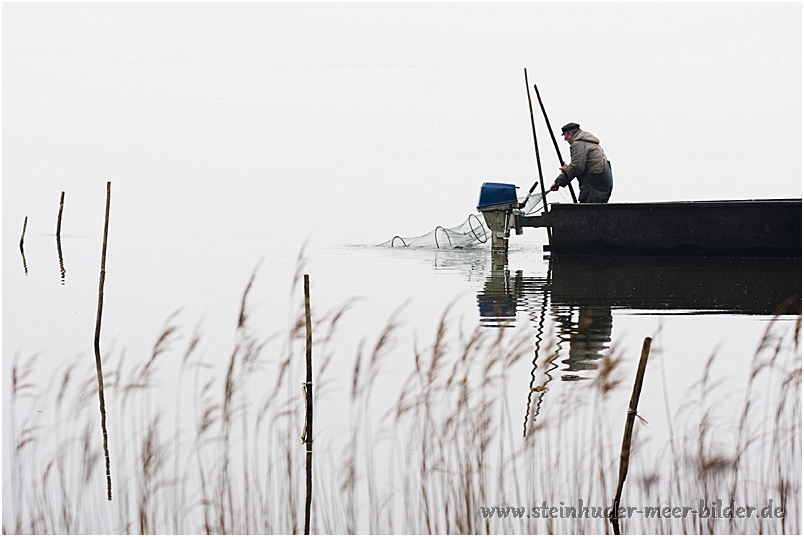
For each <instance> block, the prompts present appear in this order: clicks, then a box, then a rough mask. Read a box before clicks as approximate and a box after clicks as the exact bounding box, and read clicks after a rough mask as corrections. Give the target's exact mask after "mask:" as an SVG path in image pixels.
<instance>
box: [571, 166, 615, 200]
mask: <svg viewBox="0 0 804 537" xmlns="http://www.w3.org/2000/svg"><path fill="white" fill-rule="evenodd" d="M578 183H579V184H580V187H581V192H580V195H579V196H578V201H580V202H581V203H608V201H609V198H610V197H611V190H612V189H613V188H614V175H613V174H612V173H611V162H608V161H607V162H606V165H605V166H603V171H602V172H600V173H585V174H583V175H582V176H580V177H578Z"/></svg>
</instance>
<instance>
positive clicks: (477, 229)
mask: <svg viewBox="0 0 804 537" xmlns="http://www.w3.org/2000/svg"><path fill="white" fill-rule="evenodd" d="M490 237H491V231H490V230H489V229H488V228H487V227H486V224H484V223H483V216H482V215H480V214H470V215H469V217H468V218H467V219H466V220H464V221H463V223H462V224H460V225H458V226H455V227H444V226H437V227H436V228H435V229H433V230H432V231H429V232H427V233H425V234H424V235H419V236H417V237H400V236H399V235H397V236H395V237H394V238H393V239H391V240H390V241H385V242H384V243H382V244H379V245H378V246H386V247H389V248H474V247H476V246H479V245H481V244H483V243H485V242H486V241H488V240H489V238H490Z"/></svg>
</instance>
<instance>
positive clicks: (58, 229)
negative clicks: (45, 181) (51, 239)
mask: <svg viewBox="0 0 804 537" xmlns="http://www.w3.org/2000/svg"><path fill="white" fill-rule="evenodd" d="M63 211H64V190H62V191H61V201H60V202H59V219H58V220H57V221H56V238H57V239H58V238H60V237H61V213H62V212H63Z"/></svg>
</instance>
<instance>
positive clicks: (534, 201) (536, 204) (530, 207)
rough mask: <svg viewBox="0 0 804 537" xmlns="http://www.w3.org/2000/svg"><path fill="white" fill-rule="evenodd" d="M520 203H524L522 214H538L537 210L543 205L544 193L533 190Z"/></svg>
mask: <svg viewBox="0 0 804 537" xmlns="http://www.w3.org/2000/svg"><path fill="white" fill-rule="evenodd" d="M519 204H520V205H524V206H523V207H522V209H521V211H522V214H524V215H525V216H530V215H532V214H536V212H537V211H539V210H541V209H542V208H543V207H542V193H541V192H539V193H536V192H531V193H530V194H529V195H528V196H526V197H525V198H523V199H521V200H519Z"/></svg>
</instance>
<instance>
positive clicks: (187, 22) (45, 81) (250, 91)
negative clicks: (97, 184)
mask: <svg viewBox="0 0 804 537" xmlns="http://www.w3.org/2000/svg"><path fill="white" fill-rule="evenodd" d="M801 28H802V17H801V4H800V3H784V4H770V3H757V4H746V3H718V4H692V3H679V4H652V3H648V4H635V3H625V4H601V3H594V4H564V3H561V4H552V3H515V4H499V3H493V4H463V3H447V4H392V3H369V4H337V3H324V4H316V3H289V4H262V3H246V4H234V5H233V4H194V3H179V4H143V3H134V4H119V3H100V4H33V3H21V4H8V3H5V4H3V190H4V194H5V201H4V212H6V213H7V212H8V211H9V210H10V209H11V208H10V206H9V205H8V204H9V203H10V200H9V194H12V195H16V194H15V193H16V192H20V196H21V197H24V196H25V192H26V189H31V191H32V190H33V189H34V188H42V187H51V186H52V187H55V188H59V187H58V186H57V185H59V184H63V182H64V181H69V180H72V179H73V178H76V177H79V176H81V177H84V178H86V177H88V176H97V177H98V178H100V177H104V178H108V177H110V176H115V177H119V176H120V175H121V174H122V175H123V176H125V173H126V170H127V169H131V167H132V162H135V161H136V162H137V163H138V164H137V165H138V166H144V164H143V161H150V162H151V163H152V164H154V169H155V170H158V169H160V168H162V169H164V168H165V167H169V166H167V165H163V164H164V161H165V159H168V160H170V159H173V160H172V161H171V162H172V163H171V164H170V166H175V167H176V168H181V167H182V166H183V165H184V164H183V162H184V163H187V165H195V166H198V167H203V166H204V164H199V163H207V164H210V163H215V165H221V167H222V168H225V166H223V165H222V163H225V162H227V161H236V162H237V163H238V164H237V166H239V167H237V166H235V168H233V172H232V173H233V175H236V176H239V177H240V176H242V177H243V179H244V180H256V178H259V177H271V178H273V180H276V181H277V182H278V184H279V183H281V184H282V185H286V186H287V187H288V188H291V190H292V191H288V193H287V195H288V196H293V197H299V196H303V197H305V198H307V199H311V198H314V197H316V196H317V195H320V196H328V197H329V198H330V199H335V200H339V201H344V200H345V198H344V199H342V198H339V196H342V194H341V192H342V191H343V190H344V189H345V190H350V191H352V192H363V193H364V194H365V195H366V196H367V197H371V198H375V199H382V200H386V201H388V200H390V201H391V202H393V203H395V204H397V206H398V207H399V208H400V210H401V211H406V212H416V211H424V212H428V211H434V210H436V207H437V204H438V203H443V199H444V197H445V196H450V197H451V199H454V203H453V204H452V205H453V206H454V214H455V218H457V217H458V216H459V215H465V214H466V212H467V210H471V209H473V205H474V204H475V202H476V198H477V192H478V188H479V185H480V184H481V183H482V182H484V181H504V182H514V183H516V184H517V185H519V186H520V187H521V188H527V187H529V186H530V184H531V183H532V182H533V181H534V180H535V179H536V178H537V177H538V176H537V171H536V162H535V157H534V147H533V138H532V134H531V126H530V118H529V115H528V107H527V95H526V93H525V85H524V78H523V68H527V69H528V74H529V77H530V80H531V84H533V83H537V84H538V85H539V89H540V92H541V94H542V97H543V99H544V101H545V106H546V108H547V111H548V114H549V116H550V120H551V123H552V126H553V130H554V131H558V129H559V128H560V126H561V125H562V124H564V123H567V122H569V121H576V122H579V123H580V124H581V126H582V128H584V129H586V130H589V131H591V132H592V133H594V134H595V135H597V136H598V137H599V138H600V139H601V143H602V145H603V146H604V148H605V149H606V153H607V154H608V155H609V157H610V159H611V160H612V163H613V167H614V176H615V189H614V194H613V196H612V200H611V201H612V202H614V201H653V200H656V201H661V200H685V199H746V198H778V197H800V196H801V174H802V168H801V147H802V138H801V118H802V109H801V80H802V76H801V75H802V72H801V68H802V41H801ZM533 97H534V106H537V105H536V101H535V95H533ZM535 112H536V114H537V116H536V120H537V121H536V122H537V126H538V127H537V128H538V135H539V143H540V149H541V158H542V166H543V168H544V174H545V176H546V177H545V181H547V182H548V183H549V181H550V180H552V178H553V177H555V175H556V173H557V170H556V168H557V166H558V162H557V157H556V156H555V152H554V150H553V147H552V143H551V141H550V138H549V136H548V134H547V130H546V128H545V126H544V122H543V120H542V119H541V117H540V113H539V109H538V107H537V108H536V109H535ZM559 143H560V144H561V150H562V151H563V153H564V156H565V158H567V157H568V154H569V152H568V148H567V147H566V145H565V143H564V142H563V141H562V140H561V139H560V137H559ZM82 155H83V157H82ZM90 155H91V156H92V158H90ZM177 155H178V156H181V155H183V157H181V158H183V159H184V160H183V161H176V160H175V159H177V158H179V157H177ZM156 163H161V164H159V165H156ZM246 163H248V164H246ZM268 163H270V164H268ZM268 166H271V168H270V170H269V169H268ZM145 170H146V169H145V168H141V169H139V170H138V171H137V173H145ZM249 170H250V171H249ZM149 173H150V172H149ZM250 174H251V175H250ZM165 180H166V182H168V183H169V182H170V181H171V179H170V178H169V177H166V179H165ZM199 180H203V181H217V180H220V181H222V182H223V181H224V179H223V178H218V179H216V178H215V177H212V176H210V177H206V178H199ZM60 182H61V183H60ZM335 184H337V185H338V187H337V189H336V187H335V186H333V185H335ZM61 188H63V186H62V187H61ZM278 188H279V187H278ZM12 189H19V190H12ZM425 192H427V193H426V194H425ZM425 198H427V199H425ZM386 210H387V207H382V208H380V207H374V208H369V209H367V211H368V213H367V215H368V216H369V217H372V216H379V215H380V214H385V213H384V211H386ZM445 210H446V209H445ZM18 221H21V216H20V215H16V214H15V215H13V218H12V220H11V222H13V225H14V226H15V227H17V223H18Z"/></svg>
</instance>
